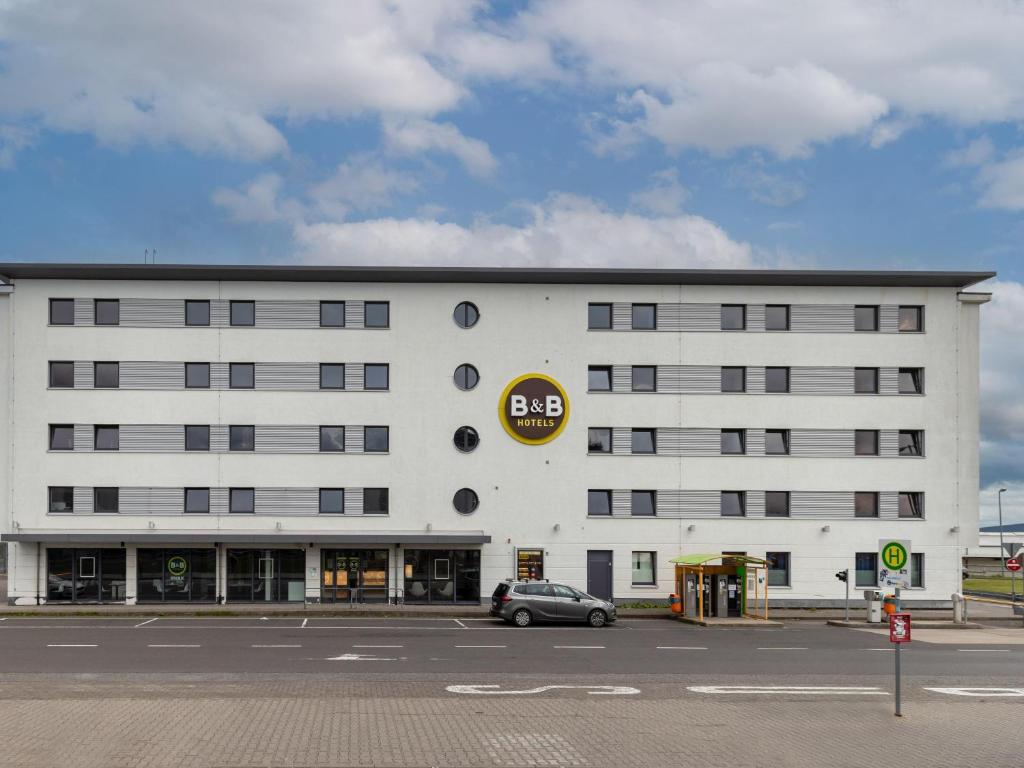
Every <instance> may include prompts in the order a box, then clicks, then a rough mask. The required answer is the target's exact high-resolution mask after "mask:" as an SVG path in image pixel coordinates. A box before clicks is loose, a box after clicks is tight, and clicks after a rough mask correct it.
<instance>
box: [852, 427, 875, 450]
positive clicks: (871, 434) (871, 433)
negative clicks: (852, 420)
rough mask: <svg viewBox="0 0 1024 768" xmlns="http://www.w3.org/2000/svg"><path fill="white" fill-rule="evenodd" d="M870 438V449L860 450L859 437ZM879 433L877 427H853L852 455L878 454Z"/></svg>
mask: <svg viewBox="0 0 1024 768" xmlns="http://www.w3.org/2000/svg"><path fill="white" fill-rule="evenodd" d="M862 437H863V438H865V439H870V440H871V450H869V451H862V450H861V438H862ZM879 441H880V435H879V431H878V430H877V429H855V430H853V455H854V456H878V455H879V453H878V451H879Z"/></svg>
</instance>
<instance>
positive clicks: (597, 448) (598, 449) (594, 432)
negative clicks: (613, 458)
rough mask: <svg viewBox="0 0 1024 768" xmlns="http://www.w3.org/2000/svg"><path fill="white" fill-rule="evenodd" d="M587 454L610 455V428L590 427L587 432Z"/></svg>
mask: <svg viewBox="0 0 1024 768" xmlns="http://www.w3.org/2000/svg"><path fill="white" fill-rule="evenodd" d="M587 452H588V453H611V452H612V428H611V427H590V429H588V430H587Z"/></svg>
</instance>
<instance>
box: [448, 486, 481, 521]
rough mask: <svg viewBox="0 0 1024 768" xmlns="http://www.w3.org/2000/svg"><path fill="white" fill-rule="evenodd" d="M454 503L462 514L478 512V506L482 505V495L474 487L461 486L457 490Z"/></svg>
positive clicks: (456, 509) (457, 510)
mask: <svg viewBox="0 0 1024 768" xmlns="http://www.w3.org/2000/svg"><path fill="white" fill-rule="evenodd" d="M452 503H453V504H454V505H455V511H456V512H458V513H459V514H460V515H469V514H472V513H473V512H476V508H477V507H479V506H480V497H479V496H477V495H476V491H474V490H473V489H472V488H460V489H459V490H457V491H456V492H455V498H454V499H452Z"/></svg>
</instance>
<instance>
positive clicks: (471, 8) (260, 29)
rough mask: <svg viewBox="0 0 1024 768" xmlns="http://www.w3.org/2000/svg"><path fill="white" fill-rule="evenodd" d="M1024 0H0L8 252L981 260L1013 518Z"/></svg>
mask: <svg viewBox="0 0 1024 768" xmlns="http://www.w3.org/2000/svg"><path fill="white" fill-rule="evenodd" d="M1022 40H1024V5H1021V4H1020V3H1016V2H1010V1H1009V0H1000V1H998V2H997V1H995V0H970V1H969V2H948V1H947V0H922V1H921V2H915V1H914V0H903V1H902V2H897V1H896V0H892V1H890V2H879V1H876V0H851V1H849V2H844V0H833V1H832V2H829V3H822V2H820V0H807V1H806V2H797V1H793V2H744V1H743V0H736V2H730V3H725V2H688V3H680V2H678V1H677V0H664V1H659V0H649V1H648V2H643V3H630V2H625V1H623V0H607V2H603V1H602V0H550V1H549V0H535V1H533V2H531V1H530V0H515V1H512V0H510V1H509V2H503V3H494V4H486V3H482V2H473V1H472V0H392V1H391V2H370V1H368V0H367V1H363V0H345V2H333V1H331V2H328V1H324V2H313V1H310V2H304V3H301V4H299V3H281V2H277V3H271V2H258V1H256V0H247V1H246V2H240V1H238V2H236V1H232V0H218V2H216V3H210V2H194V3H193V2H175V3H164V4H156V3H137V2H130V1H128V0H125V1H124V2H117V1H113V0H90V1H89V2H74V1H73V0H72V1H69V2H63V3H46V4H43V3H35V2H26V1H24V0H0V226H2V229H0V232H2V237H0V261H35V260H51V261H52V260H75V261H78V260H88V261H141V259H142V255H143V252H144V250H145V249H156V250H157V253H158V257H157V258H158V260H159V261H161V262H171V261H193V262H198V261H205V262H221V263H250V262H260V263H352V264H354V263H364V264H365V263H391V264H490V265H553V266H569V265H602V266H603V265H610V266H630V265H644V266H661V267H787V266H800V267H821V268H867V267H873V268H904V269H918V268H928V269H945V268H948V269H995V270H998V271H999V273H1000V277H999V279H998V281H994V282H992V283H989V284H986V286H985V288H986V289H988V290H992V291H993V292H994V294H995V299H994V301H993V302H992V303H991V304H990V305H988V306H986V307H984V309H983V314H984V317H985V324H984V341H983V347H984V350H983V367H984V373H983V391H984V400H983V432H984V442H983V454H984V467H983V477H982V485H983V492H982V503H983V516H985V517H986V518H990V517H991V515H992V514H994V512H993V508H992V506H991V503H990V502H991V500H992V498H993V493H992V492H991V489H993V488H997V487H1000V486H1002V485H1005V486H1006V487H1008V488H1009V489H1010V491H1009V492H1008V493H1007V494H1006V501H1007V504H1006V510H1005V511H1007V512H1008V515H1007V516H1008V517H1009V518H1011V519H1016V520H1022V521H1024V441H1022V438H1024V404H1022V402H1021V400H1020V397H1019V390H1020V384H1021V375H1022V373H1024V344H1022V343H1021V341H1020V329H1021V328H1022V327H1024V287H1022V281H1024V261H1022V259H1021V250H1022V243H1024V66H1022V63H1021V62H1022V56H1021V41H1022Z"/></svg>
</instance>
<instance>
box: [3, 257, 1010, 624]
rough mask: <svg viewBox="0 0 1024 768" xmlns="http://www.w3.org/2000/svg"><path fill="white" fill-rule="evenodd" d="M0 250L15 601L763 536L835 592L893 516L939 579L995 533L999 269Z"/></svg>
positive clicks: (787, 592) (523, 565)
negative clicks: (982, 333) (988, 283)
mask: <svg viewBox="0 0 1024 768" xmlns="http://www.w3.org/2000/svg"><path fill="white" fill-rule="evenodd" d="M0 276H2V277H0V280H2V281H3V282H4V283H5V284H4V285H0V366H2V376H0V409H2V410H0V419H2V423H3V424H5V425H6V427H7V429H6V434H5V436H4V438H3V440H2V441H0V488H2V494H0V533H2V538H3V539H4V540H5V541H8V542H10V552H9V567H8V570H9V576H8V579H9V584H8V592H9V599H10V600H11V602H14V603H17V604H36V603H37V602H39V603H43V602H45V603H54V602H96V601H102V602H127V603H129V604H132V603H136V602H138V603H150V602H151V603H162V602H182V601H191V602H208V603H212V602H218V601H226V602H253V601H275V602H283V601H293V602H302V601H309V602H325V603H349V602H363V601H384V600H404V601H405V602H407V603H424V602H431V603H445V602H467V603H478V602H480V601H481V599H483V600H487V598H488V597H489V595H490V593H491V591H492V590H493V588H494V586H495V584H496V583H497V582H498V581H499V580H501V579H504V578H508V577H521V578H546V579H551V580H553V581H559V582H564V583H568V584H571V585H573V586H576V587H578V588H580V589H583V590H586V591H591V592H593V593H596V594H599V595H601V596H611V597H614V599H615V600H616V601H620V602H636V601H647V600H653V599H657V600H662V599H663V598H664V597H665V596H666V595H667V594H668V593H670V592H672V591H673V590H674V583H673V566H672V565H671V563H670V562H669V561H670V559H671V558H673V557H676V556H678V555H681V554H692V553H744V554H746V555H750V556H756V557H764V558H766V559H767V560H768V561H769V564H770V568H769V571H768V581H769V584H770V587H771V602H772V604H794V605H796V604H816V605H826V604H833V603H836V602H837V601H839V600H841V599H842V597H843V594H844V585H843V584H842V583H840V582H839V581H837V579H836V578H835V575H834V574H835V573H836V572H837V571H840V570H843V569H849V572H850V582H851V588H857V587H867V586H873V585H874V583H875V568H876V566H877V562H876V553H877V551H878V541H879V539H881V538H896V539H901V540H910V541H911V542H912V550H913V555H912V558H913V567H912V570H913V588H912V590H911V591H910V592H909V593H908V594H907V595H906V597H907V598H908V600H910V601H912V602H918V603H920V604H926V603H934V602H942V601H948V600H949V597H950V594H951V593H953V592H954V591H957V590H958V589H959V584H960V578H961V554H962V552H963V551H964V548H965V547H969V546H975V545H976V543H977V521H978V319H979V307H980V304H982V303H984V302H985V301H986V300H987V298H988V295H987V294H982V293H969V292H966V291H965V289H966V288H967V287H968V286H970V285H972V284H974V283H977V282H979V281H981V280H983V279H986V278H987V277H990V276H991V275H990V274H989V273H949V272H946V273H936V272H927V273H926V272H921V273H897V272H824V271H822V272H796V271H793V272H778V271H727V272H726V271H723V272H716V271H691V270H516V269H510V270H486V269H457V268H451V269H415V268H395V269H376V268H284V267H207V266H145V267H141V266H135V267H130V266H118V265H6V266H5V265H0ZM524 425H525V426H524ZM517 433H518V434H517ZM855 594H856V593H855Z"/></svg>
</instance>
